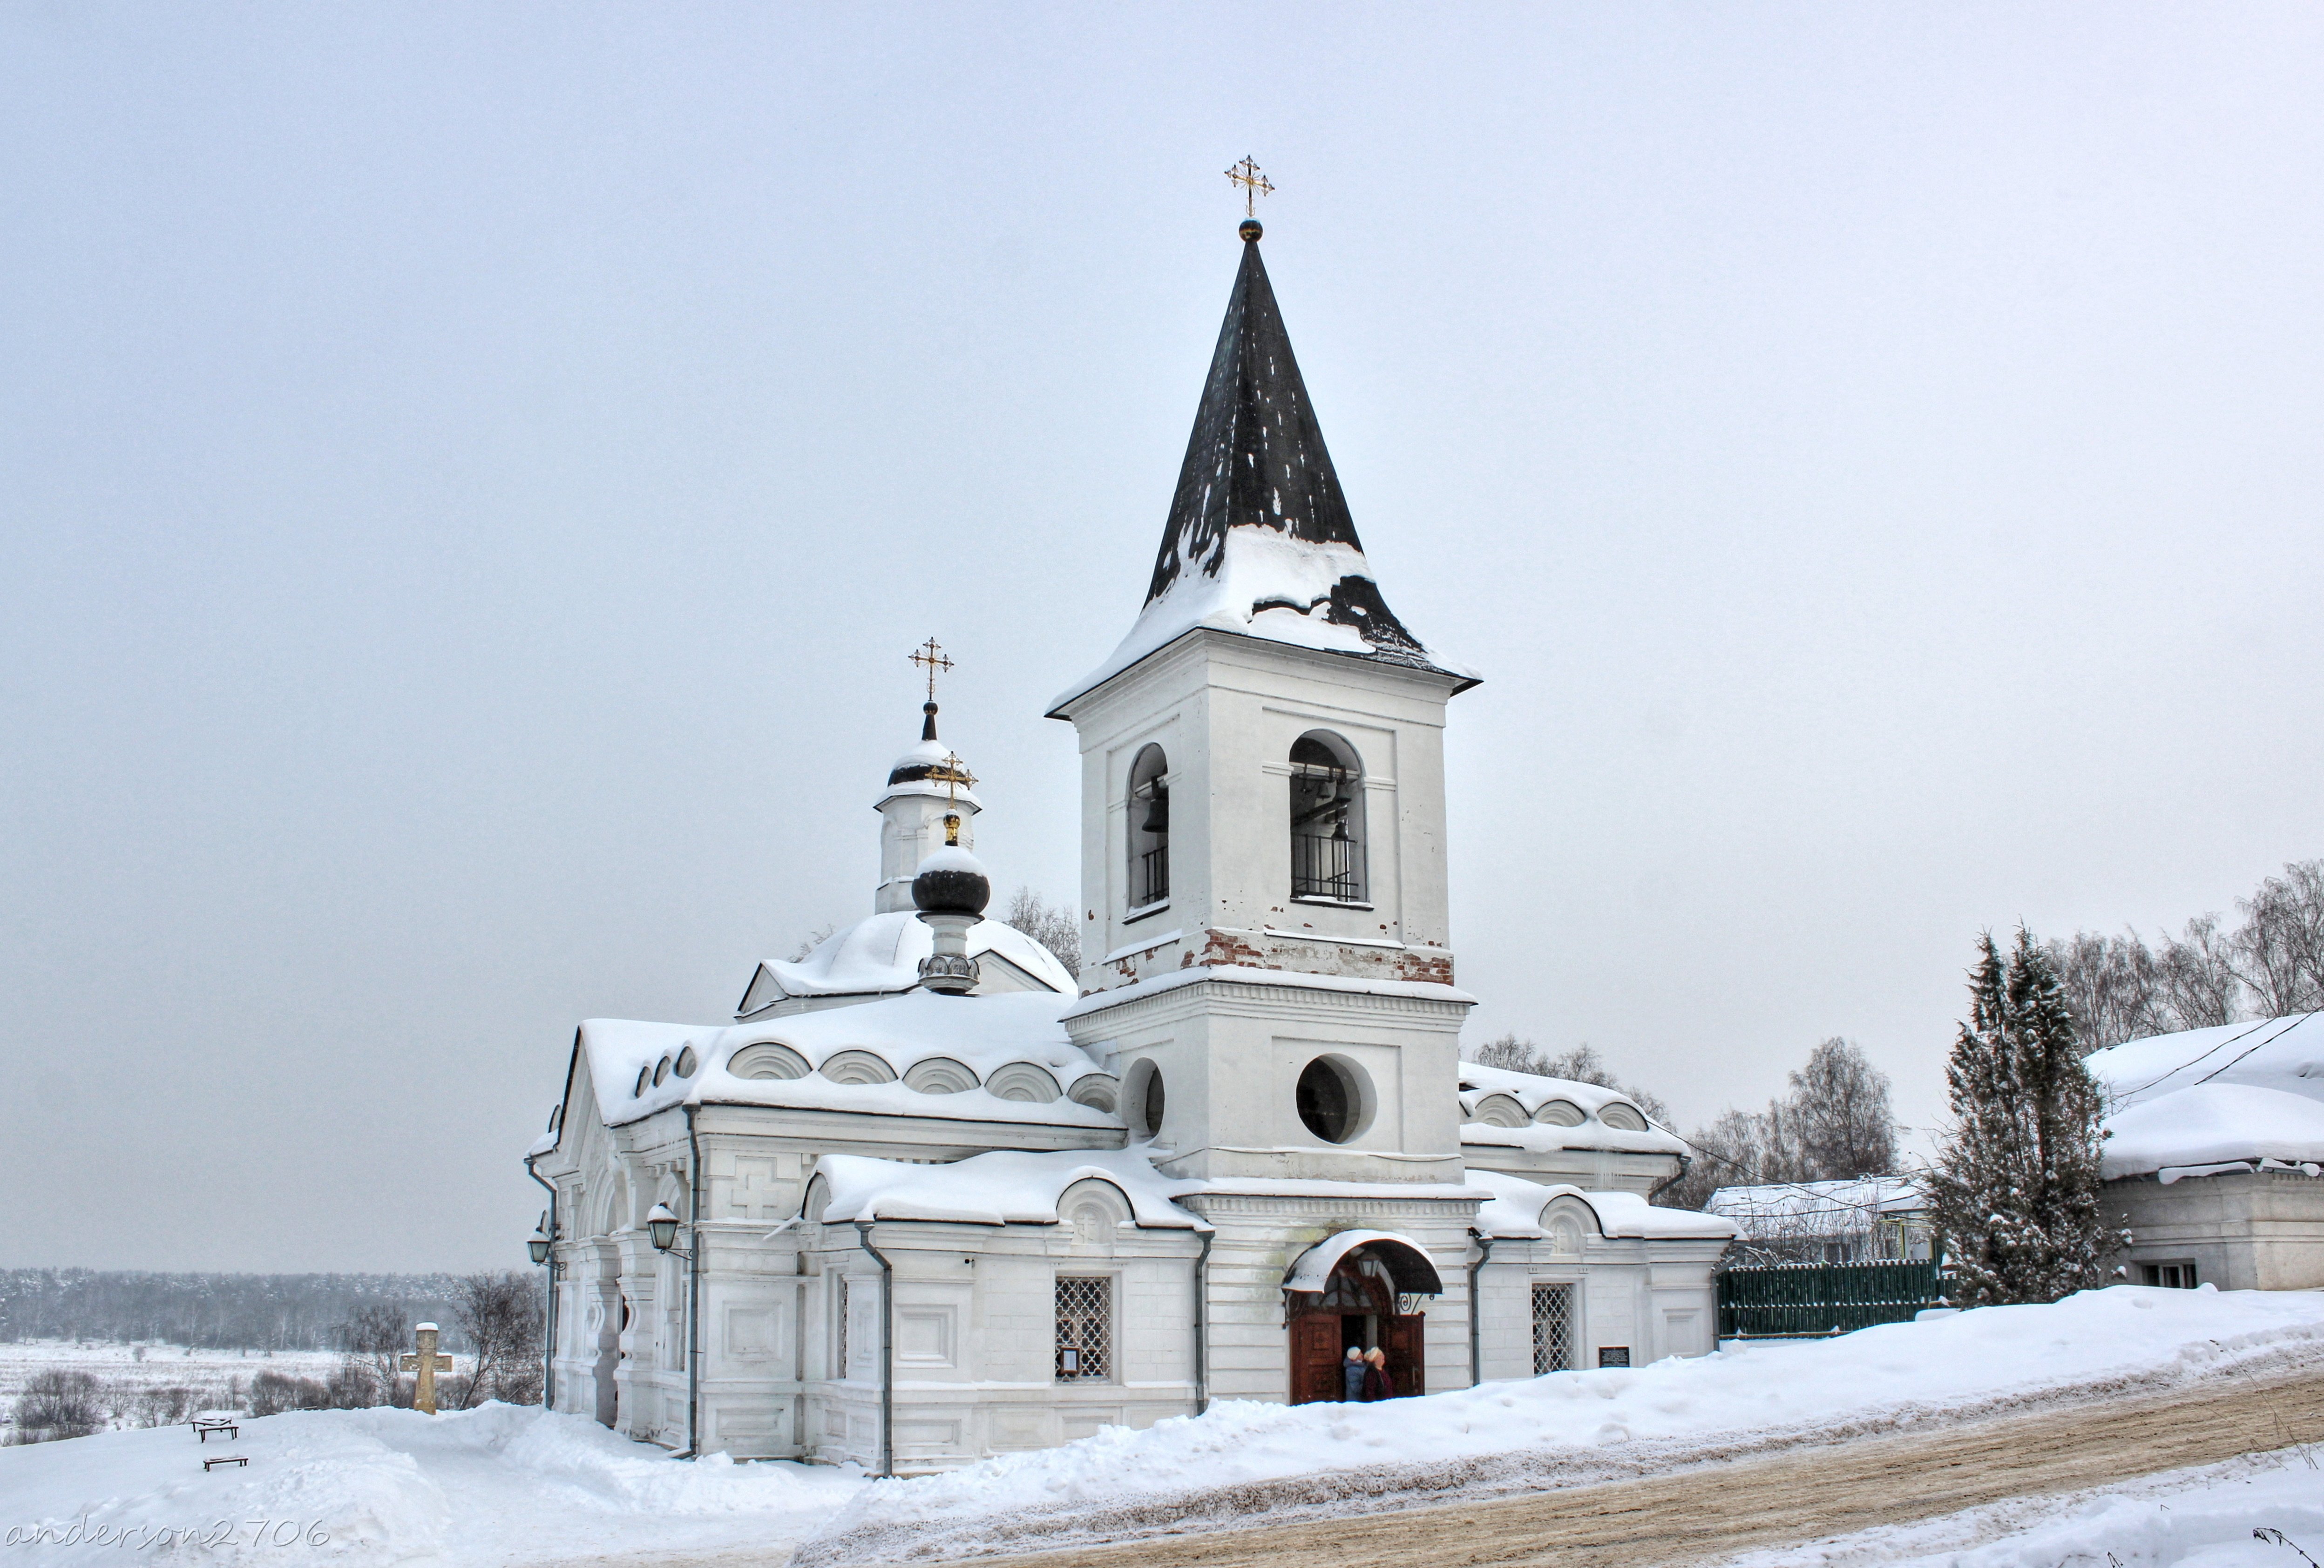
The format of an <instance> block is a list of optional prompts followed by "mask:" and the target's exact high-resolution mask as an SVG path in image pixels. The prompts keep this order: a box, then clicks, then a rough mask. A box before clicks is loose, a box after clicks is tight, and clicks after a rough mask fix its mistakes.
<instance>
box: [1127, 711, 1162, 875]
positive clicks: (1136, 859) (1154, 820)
mask: <svg viewBox="0 0 2324 1568" xmlns="http://www.w3.org/2000/svg"><path fill="white" fill-rule="evenodd" d="M1169 774H1170V760H1169V759H1168V758H1167V757H1166V756H1164V755H1163V753H1162V748H1161V747H1159V746H1148V747H1147V748H1146V749H1145V750H1143V751H1141V752H1139V753H1138V760H1137V761H1135V762H1132V763H1131V764H1130V833H1129V840H1130V868H1129V869H1130V908H1131V909H1148V908H1151V907H1152V906H1154V905H1157V904H1163V903H1167V902H1168V901H1169V899H1170V778H1169Z"/></svg>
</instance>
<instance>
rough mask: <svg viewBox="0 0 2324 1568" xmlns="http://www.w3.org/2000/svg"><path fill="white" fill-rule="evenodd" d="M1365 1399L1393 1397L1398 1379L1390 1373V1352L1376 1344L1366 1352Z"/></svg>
mask: <svg viewBox="0 0 2324 1568" xmlns="http://www.w3.org/2000/svg"><path fill="white" fill-rule="evenodd" d="M1363 1397H1364V1399H1365V1400H1366V1401H1367V1402H1369V1401H1371V1400H1374V1399H1393V1398H1395V1397H1396V1379H1393V1378H1391V1377H1389V1376H1388V1352H1387V1351H1384V1350H1382V1349H1380V1348H1379V1346H1378V1345H1374V1346H1373V1347H1372V1348H1371V1349H1370V1350H1369V1351H1365V1352H1364V1392H1363Z"/></svg>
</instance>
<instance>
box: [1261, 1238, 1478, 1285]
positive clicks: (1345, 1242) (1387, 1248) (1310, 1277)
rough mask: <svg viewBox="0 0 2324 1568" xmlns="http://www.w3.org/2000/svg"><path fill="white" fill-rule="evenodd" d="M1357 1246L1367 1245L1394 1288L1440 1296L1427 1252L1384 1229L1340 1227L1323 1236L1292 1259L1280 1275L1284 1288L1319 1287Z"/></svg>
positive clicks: (1410, 1241)
mask: <svg viewBox="0 0 2324 1568" xmlns="http://www.w3.org/2000/svg"><path fill="white" fill-rule="evenodd" d="M1359 1247H1369V1248H1371V1249H1372V1250H1373V1253H1374V1255H1375V1256H1376V1257H1378V1258H1379V1260H1380V1261H1381V1263H1383V1264H1385V1265H1386V1266H1387V1268H1388V1277H1389V1278H1391V1279H1393V1280H1395V1281H1396V1287H1397V1290H1398V1291H1399V1292H1401V1293H1402V1294H1404V1295H1406V1296H1442V1295H1443V1294H1444V1282H1443V1280H1441V1279H1439V1278H1438V1277H1436V1265H1435V1264H1434V1263H1431V1262H1430V1261H1429V1260H1428V1254H1427V1253H1425V1252H1424V1251H1422V1250H1420V1244H1419V1243H1418V1242H1416V1241H1413V1240H1412V1239H1411V1238H1410V1237H1408V1236H1398V1235H1397V1234H1395V1233H1394V1232H1392V1231H1341V1232H1340V1233H1339V1234H1338V1235H1336V1236H1326V1237H1325V1238H1323V1240H1322V1241H1318V1242H1316V1243H1315V1245H1314V1246H1313V1247H1310V1248H1308V1249H1307V1250H1305V1252H1302V1253H1301V1254H1299V1256H1298V1257H1297V1258H1296V1259H1293V1260H1292V1264H1291V1272H1290V1273H1289V1274H1286V1276H1284V1278H1283V1288H1284V1289H1286V1290H1312V1291H1320V1290H1322V1289H1323V1288H1324V1287H1325V1286H1326V1285H1327V1284H1328V1283H1329V1282H1330V1280H1331V1277H1332V1270H1333V1268H1337V1267H1339V1263H1340V1259H1342V1258H1345V1257H1346V1256H1347V1255H1348V1254H1349V1253H1351V1252H1352V1251H1354V1250H1356V1249H1357V1248H1359Z"/></svg>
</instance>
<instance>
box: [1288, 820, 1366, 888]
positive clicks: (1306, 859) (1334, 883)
mask: <svg viewBox="0 0 2324 1568" xmlns="http://www.w3.org/2000/svg"><path fill="white" fill-rule="evenodd" d="M1291 896H1292V897H1293V898H1295V899H1343V900H1345V901H1346V902H1349V903H1360V902H1362V901H1363V896H1364V846H1363V845H1362V844H1357V843H1356V842H1354V841H1353V840H1351V839H1345V838H1328V837H1324V836H1323V835H1317V834H1305V833H1295V834H1293V835H1291Z"/></svg>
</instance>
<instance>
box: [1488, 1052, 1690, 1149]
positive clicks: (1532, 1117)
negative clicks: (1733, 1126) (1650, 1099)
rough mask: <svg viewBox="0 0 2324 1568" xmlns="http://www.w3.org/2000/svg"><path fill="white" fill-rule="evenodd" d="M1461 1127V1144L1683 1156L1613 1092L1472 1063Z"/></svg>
mask: <svg viewBox="0 0 2324 1568" xmlns="http://www.w3.org/2000/svg"><path fill="white" fill-rule="evenodd" d="M1461 1122H1462V1126H1461V1141H1462V1142H1463V1143H1474V1144H1482V1145H1488V1146H1490V1147H1493V1148H1522V1149H1526V1150H1528V1151H1529V1152H1532V1153H1535V1154H1545V1153H1551V1152H1554V1151H1556V1150H1559V1149H1568V1148H1574V1149H1612V1150H1614V1151H1616V1152H1618V1153H1622V1154H1684V1153H1686V1152H1687V1146H1686V1140H1685V1139H1683V1138H1681V1137H1679V1136H1678V1134H1676V1133H1674V1132H1672V1131H1669V1130H1666V1129H1664V1128H1660V1127H1657V1126H1655V1124H1654V1123H1653V1122H1652V1121H1648V1120H1647V1118H1646V1112H1645V1111H1641V1110H1640V1109H1639V1108H1638V1106H1637V1102H1635V1101H1633V1100H1631V1098H1630V1097H1629V1096H1628V1095H1627V1094H1625V1093H1622V1092H1621V1091H1620V1090H1618V1089H1609V1088H1607V1087H1605V1086H1604V1085H1603V1084H1585V1083H1582V1082H1580V1081H1579V1080H1576V1079H1572V1078H1547V1077H1544V1076H1542V1075H1539V1074H1537V1073H1512V1072H1510V1071H1508V1069H1507V1068H1505V1067H1482V1066H1479V1065H1477V1064H1476V1063H1474V1062H1463V1063H1462V1064H1461ZM1633 1124H1635V1125H1633Z"/></svg>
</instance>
